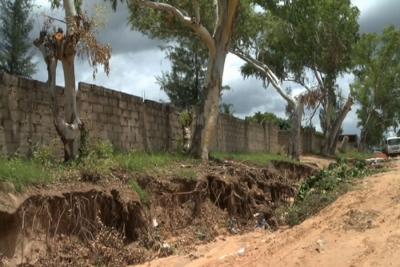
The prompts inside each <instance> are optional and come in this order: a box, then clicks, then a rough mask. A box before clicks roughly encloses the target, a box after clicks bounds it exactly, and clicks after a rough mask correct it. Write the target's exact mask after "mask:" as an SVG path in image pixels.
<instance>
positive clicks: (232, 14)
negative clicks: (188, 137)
mask: <svg viewBox="0 0 400 267" xmlns="http://www.w3.org/2000/svg"><path fill="white" fill-rule="evenodd" d="M237 5H238V0H221V1H220V12H219V15H218V16H216V18H215V19H216V20H215V22H216V23H215V25H216V28H215V33H214V36H213V41H212V43H209V42H206V44H207V47H208V49H209V52H208V68H207V73H206V77H205V79H204V88H203V97H202V101H201V103H200V108H199V112H198V113H197V114H196V124H195V129H194V133H193V139H192V140H193V141H192V148H191V152H192V153H193V154H194V155H196V156H198V157H201V158H202V159H204V160H208V157H209V154H210V148H211V145H212V142H213V140H214V134H215V129H216V126H217V117H218V107H219V101H220V98H221V90H222V75H223V73H224V67H225V59H226V55H227V53H228V47H229V41H230V39H231V35H232V31H233V23H234V20H235V18H236V11H237ZM217 17H218V19H217Z"/></svg>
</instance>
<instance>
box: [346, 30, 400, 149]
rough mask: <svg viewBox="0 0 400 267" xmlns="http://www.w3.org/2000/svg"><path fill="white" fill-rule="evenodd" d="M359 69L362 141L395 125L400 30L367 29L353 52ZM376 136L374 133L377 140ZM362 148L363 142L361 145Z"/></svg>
mask: <svg viewBox="0 0 400 267" xmlns="http://www.w3.org/2000/svg"><path fill="white" fill-rule="evenodd" d="M353 60H354V64H355V66H356V67H355V69H354V71H353V74H354V76H355V80H354V82H353V83H352V84H351V85H350V90H351V94H352V95H353V96H354V99H355V100H356V101H357V102H358V103H359V104H360V105H361V108H360V109H358V110H357V117H358V119H359V123H358V125H359V126H360V127H361V138H360V139H361V140H360V142H361V145H364V144H366V143H367V140H368V138H367V137H368V134H369V133H372V132H374V135H378V136H381V135H382V134H383V131H384V130H385V128H383V127H378V129H380V130H381V131H382V132H376V129H372V128H375V127H376V123H378V122H379V121H380V126H385V127H389V126H395V125H394V124H395V123H396V119H397V118H398V114H399V108H398V107H399V105H400V100H399V97H400V77H399V73H400V30H399V29H396V28H395V27H394V26H393V25H388V26H387V27H385V28H384V29H383V31H382V34H381V35H378V34H376V33H364V34H362V35H361V38H360V41H359V43H358V46H357V49H356V50H355V53H354V55H353ZM375 139H376V138H374V137H370V140H373V142H374V143H376V140H375ZM360 148H361V149H362V146H360Z"/></svg>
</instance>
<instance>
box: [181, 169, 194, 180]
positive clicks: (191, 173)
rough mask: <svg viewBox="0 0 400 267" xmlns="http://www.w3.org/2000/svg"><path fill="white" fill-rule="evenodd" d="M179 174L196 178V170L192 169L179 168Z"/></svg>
mask: <svg viewBox="0 0 400 267" xmlns="http://www.w3.org/2000/svg"><path fill="white" fill-rule="evenodd" d="M179 176H181V177H184V178H189V179H196V172H195V171H193V170H190V169H184V168H181V169H179Z"/></svg>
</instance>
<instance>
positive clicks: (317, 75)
mask: <svg viewBox="0 0 400 267" xmlns="http://www.w3.org/2000/svg"><path fill="white" fill-rule="evenodd" d="M311 69H312V71H313V72H314V75H315V78H317V81H318V85H319V87H320V89H321V90H325V86H324V83H323V82H322V78H321V76H320V74H319V73H318V71H317V66H315V64H314V65H313V66H312V68H311Z"/></svg>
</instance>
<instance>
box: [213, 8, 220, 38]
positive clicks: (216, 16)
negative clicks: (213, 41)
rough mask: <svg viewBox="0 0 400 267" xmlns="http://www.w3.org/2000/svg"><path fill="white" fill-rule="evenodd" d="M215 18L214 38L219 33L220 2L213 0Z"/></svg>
mask: <svg viewBox="0 0 400 267" xmlns="http://www.w3.org/2000/svg"><path fill="white" fill-rule="evenodd" d="M213 9H214V10H213V11H214V13H213V16H214V24H213V26H214V30H213V36H214V35H215V32H216V31H217V28H218V25H219V10H218V0H213Z"/></svg>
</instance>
